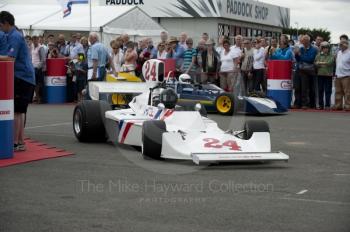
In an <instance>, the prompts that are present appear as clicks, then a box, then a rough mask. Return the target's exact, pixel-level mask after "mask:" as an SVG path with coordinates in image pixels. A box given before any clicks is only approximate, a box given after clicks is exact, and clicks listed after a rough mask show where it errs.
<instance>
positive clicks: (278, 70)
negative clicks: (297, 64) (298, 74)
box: [267, 60, 292, 109]
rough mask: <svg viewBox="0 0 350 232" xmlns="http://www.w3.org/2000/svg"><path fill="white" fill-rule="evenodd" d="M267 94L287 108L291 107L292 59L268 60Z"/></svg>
mask: <svg viewBox="0 0 350 232" xmlns="http://www.w3.org/2000/svg"><path fill="white" fill-rule="evenodd" d="M267 96H268V97H270V98H272V99H273V100H275V101H276V102H279V103H280V104H281V105H282V106H283V107H285V108H286V109H288V108H290V105H291V101H292V62H291V61H287V60H270V61H268V71H267Z"/></svg>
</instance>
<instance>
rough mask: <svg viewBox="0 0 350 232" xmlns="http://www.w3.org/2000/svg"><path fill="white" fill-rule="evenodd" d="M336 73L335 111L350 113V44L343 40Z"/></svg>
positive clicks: (340, 45)
mask: <svg viewBox="0 0 350 232" xmlns="http://www.w3.org/2000/svg"><path fill="white" fill-rule="evenodd" d="M339 47H340V50H339V51H338V53H337V60H336V64H337V66H336V71H335V76H336V79H335V106H334V109H335V110H342V109H343V99H344V102H345V104H344V110H346V111H350V49H349V42H348V41H346V40H342V41H340V43H339Z"/></svg>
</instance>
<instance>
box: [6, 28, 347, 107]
mask: <svg viewBox="0 0 350 232" xmlns="http://www.w3.org/2000/svg"><path fill="white" fill-rule="evenodd" d="M0 38H1V36H0ZM26 41H27V45H28V49H29V53H30V54H31V58H32V63H33V66H34V68H35V76H36V88H35V98H34V101H35V102H41V101H42V86H43V77H44V73H45V71H46V67H45V63H46V62H45V59H46V58H60V57H61V58H62V57H65V58H67V59H69V60H70V61H71V63H70V65H69V67H70V68H69V69H68V72H67V77H68V78H67V84H68V89H69V91H68V92H69V93H70V94H69V96H68V100H69V101H77V100H78V101H79V100H81V99H82V91H83V89H84V88H85V86H86V84H87V80H96V81H102V80H105V77H106V73H107V72H112V73H114V74H115V75H118V72H130V73H131V74H133V75H137V76H139V77H141V78H142V65H143V63H144V62H145V61H146V60H148V59H175V61H176V74H177V75H180V74H182V73H186V74H189V75H190V77H191V78H192V81H193V82H194V83H202V84H205V83H208V82H210V83H213V84H216V85H218V86H220V87H221V88H222V89H224V90H225V91H227V92H239V94H245V95H249V94H256V93H259V95H264V94H266V91H267V77H266V76H267V63H268V61H269V60H289V61H292V62H293V67H294V68H293V89H294V99H295V100H294V101H293V103H292V107H293V108H302V109H308V108H317V109H331V108H330V107H331V95H332V88H333V79H335V81H334V83H335V89H336V93H335V95H336V97H335V98H336V99H337V100H336V104H335V105H334V107H333V108H334V110H342V109H345V110H348V109H349V107H350V103H349V91H350V90H349V78H342V77H348V76H350V75H349V69H348V66H349V62H350V61H349V58H348V55H347V54H348V52H349V49H348V38H347V36H346V35H342V36H341V38H340V43H339V48H338V50H337V51H335V52H332V50H331V47H330V44H329V43H328V42H326V41H323V38H322V37H321V36H317V37H316V38H315V40H314V41H312V38H311V37H310V36H309V35H300V36H299V38H298V41H296V43H294V42H295V41H293V40H290V39H289V38H288V36H287V35H284V34H282V35H281V36H280V37H279V38H275V37H272V38H264V37H257V38H244V37H242V36H241V35H237V36H235V37H234V38H231V39H230V38H228V37H225V36H220V37H219V38H218V43H216V41H214V39H212V38H209V36H208V34H207V33H205V32H204V33H202V35H201V38H200V39H199V41H198V42H197V43H195V41H194V40H193V38H191V37H189V36H188V35H187V33H185V32H182V33H180V34H179V35H178V36H169V35H168V33H167V32H165V31H163V32H161V34H160V36H159V39H158V40H157V43H156V44H155V43H154V41H153V39H152V38H143V39H140V40H139V41H138V42H134V41H131V40H130V37H129V36H128V35H127V34H123V35H121V36H118V37H117V38H115V39H113V40H112V41H111V42H110V44H109V46H105V45H103V44H102V43H101V42H100V41H99V36H98V34H97V33H91V34H90V35H89V36H88V37H85V36H82V35H81V34H80V33H74V34H72V35H71V37H70V38H69V40H67V39H66V38H65V36H64V35H63V34H59V35H58V36H57V37H55V36H54V35H51V34H50V35H48V36H46V38H44V37H42V36H32V37H30V36H26ZM338 56H339V59H337V57H338ZM337 60H338V62H336V61H337ZM343 101H345V102H344V105H343Z"/></svg>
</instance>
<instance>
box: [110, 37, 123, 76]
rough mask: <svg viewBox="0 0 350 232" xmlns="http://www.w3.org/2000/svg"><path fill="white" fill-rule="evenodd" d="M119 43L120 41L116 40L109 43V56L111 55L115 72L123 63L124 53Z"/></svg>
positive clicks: (119, 69) (118, 70)
mask: <svg viewBox="0 0 350 232" xmlns="http://www.w3.org/2000/svg"><path fill="white" fill-rule="evenodd" d="M121 45H122V43H121V42H119V41H117V40H113V41H112V43H111V47H112V53H111V57H112V61H113V63H114V67H115V71H116V72H120V71H121V68H122V64H123V63H124V53H123V50H122V49H121Z"/></svg>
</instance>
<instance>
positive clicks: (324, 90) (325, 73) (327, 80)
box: [315, 42, 334, 110]
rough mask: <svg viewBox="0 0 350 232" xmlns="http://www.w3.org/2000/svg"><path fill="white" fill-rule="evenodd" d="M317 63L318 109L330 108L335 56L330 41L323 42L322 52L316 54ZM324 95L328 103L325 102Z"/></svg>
mask: <svg viewBox="0 0 350 232" xmlns="http://www.w3.org/2000/svg"><path fill="white" fill-rule="evenodd" d="M315 65H316V66H317V76H318V104H319V106H318V109H326V110H329V109H330V106H331V95H332V77H333V66H334V56H333V55H332V54H331V53H330V45H329V43H328V42H322V43H321V52H319V53H318V54H317V56H316V59H315ZM324 97H325V102H326V104H324Z"/></svg>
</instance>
